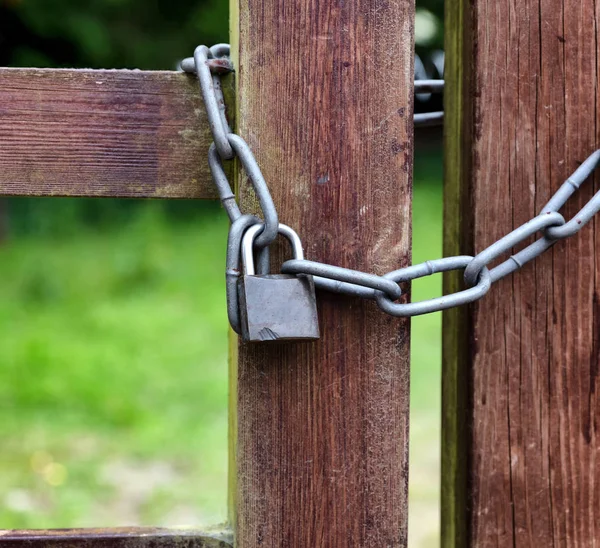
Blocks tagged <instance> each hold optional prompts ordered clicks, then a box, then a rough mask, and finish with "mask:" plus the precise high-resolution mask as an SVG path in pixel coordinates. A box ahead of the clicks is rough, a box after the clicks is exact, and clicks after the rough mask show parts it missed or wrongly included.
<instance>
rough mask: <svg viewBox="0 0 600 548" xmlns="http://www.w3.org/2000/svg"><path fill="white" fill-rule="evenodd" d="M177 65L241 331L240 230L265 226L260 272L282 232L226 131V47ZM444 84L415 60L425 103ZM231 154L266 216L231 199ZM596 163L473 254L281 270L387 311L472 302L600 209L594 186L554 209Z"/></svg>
mask: <svg viewBox="0 0 600 548" xmlns="http://www.w3.org/2000/svg"><path fill="white" fill-rule="evenodd" d="M434 64H435V67H436V70H437V71H438V74H439V76H443V54H441V58H440V57H438V58H437V62H434ZM181 68H182V70H184V71H185V72H190V73H195V74H197V76H198V80H199V82H200V89H201V92H202V97H203V100H204V104H205V106H206V111H207V115H208V120H209V124H210V128H211V131H212V135H213V139H214V142H213V144H212V145H211V146H210V149H209V151H208V161H209V166H210V171H211V174H212V176H213V179H214V182H215V185H216V187H217V190H218V193H219V197H220V200H221V203H222V204H223V207H224V209H225V211H226V212H227V215H228V217H229V220H230V222H231V228H230V230H229V237H228V242H227V269H226V279H227V313H228V317H229V322H230V324H231V326H232V328H233V329H234V330H235V331H236V332H237V333H239V332H240V318H239V306H238V294H237V280H238V278H239V276H240V273H241V268H240V251H241V246H242V239H243V236H244V233H245V231H246V230H248V228H250V227H251V226H254V225H257V224H261V225H262V226H263V228H262V231H261V233H260V234H259V235H258V236H257V238H256V240H255V246H256V248H257V252H258V260H257V271H258V273H259V274H266V273H268V270H269V251H268V250H269V245H270V244H271V243H272V242H273V241H274V240H275V238H276V237H277V234H278V230H279V220H278V215H277V210H276V208H275V204H274V203H273V199H272V197H271V194H270V192H269V189H268V186H267V183H266V181H265V179H264V177H263V175H262V173H261V171H260V168H259V166H258V164H257V162H256V158H255V157H254V154H253V153H252V151H251V149H250V147H249V146H248V144H247V143H246V142H245V141H244V140H243V139H242V138H241V137H240V136H239V135H235V134H233V133H232V132H231V130H230V128H229V124H228V122H227V117H226V113H225V103H224V100H223V93H222V90H221V82H220V75H222V74H226V73H227V72H231V71H233V67H232V65H231V61H230V60H229V45H227V44H217V45H216V46H213V47H212V48H207V47H206V46H199V47H198V48H196V51H195V52H194V57H193V59H192V58H188V59H184V60H183V61H182V62H181ZM443 88H444V81H443V80H435V79H432V76H431V74H430V73H428V72H427V71H425V68H424V66H423V63H422V62H421V60H420V59H419V58H417V60H416V62H415V94H416V97H417V98H418V99H419V100H422V101H426V100H428V98H429V95H430V94H431V93H439V92H441V91H443ZM443 114H444V113H443V112H430V113H423V114H419V115H415V125H431V124H437V123H440V122H441V120H443ZM235 157H237V158H238V160H239V162H240V164H241V165H242V167H243V168H244V171H245V172H246V174H247V176H248V179H249V181H250V183H251V184H252V187H253V188H254V191H255V193H256V195H257V197H258V201H259V203H260V207H261V210H262V214H263V217H264V220H261V219H259V218H258V217H255V216H253V215H245V214H243V213H242V212H241V210H240V208H239V206H238V204H237V202H236V199H235V194H234V193H233V191H232V189H231V186H230V184H229V181H228V180H227V175H226V173H225V170H224V168H223V161H224V160H231V159H233V158H235ZM599 165H600V150H598V151H596V152H594V153H593V154H592V155H591V156H590V157H589V158H588V159H587V160H585V161H584V162H583V163H582V164H581V166H580V167H579V168H578V169H577V170H576V171H575V172H574V173H573V175H571V176H570V177H569V178H568V179H567V180H566V181H565V183H564V184H563V185H562V186H561V187H560V188H559V189H558V191H557V192H556V194H555V195H554V196H553V197H552V198H551V199H550V201H549V202H548V203H547V204H546V205H545V206H544V208H543V209H542V211H541V212H540V214H539V215H537V216H536V217H534V218H533V219H531V220H530V221H528V222H527V223H525V224H523V225H521V226H520V227H518V228H516V229H515V230H513V231H512V232H510V233H509V234H507V235H506V236H504V237H503V238H501V239H500V240H498V241H497V242H494V243H493V244H492V245H490V246H489V247H487V248H486V249H484V250H483V251H481V252H480V253H478V254H477V255H475V257H471V256H456V257H446V258H443V259H436V260H432V261H427V262H425V263H421V264H417V265H413V266H409V267H406V268H401V269H400V270H395V271H393V272H389V273H387V274H385V275H383V276H378V275H375V274H369V273H366V272H361V271H357V270H351V269H348V268H342V267H339V266H333V265H329V264H325V263H319V262H315V261H307V260H304V259H293V260H289V261H286V262H285V263H283V265H282V267H281V271H282V272H283V273H286V274H306V275H311V276H313V279H314V283H315V286H316V287H318V288H320V289H324V290H326V291H331V292H334V293H341V294H345V295H352V296H355V297H360V298H363V299H370V300H374V301H376V302H377V305H378V306H379V308H381V310H383V311H384V312H386V313H388V314H390V315H392V316H398V317H410V316H417V315H420V314H429V313H431V312H438V311H440V310H446V309H448V308H453V307H456V306H461V305H464V304H468V303H472V302H474V301H477V300H479V299H481V298H482V297H483V296H484V295H485V294H486V293H487V292H488V291H489V289H490V287H491V286H492V284H493V283H494V282H496V281H498V280H500V279H502V278H504V277H505V276H508V275H509V274H511V273H512V272H515V271H516V270H519V269H520V268H522V267H523V266H524V265H525V264H527V263H528V262H529V261H531V260H533V259H535V258H536V257H538V256H539V255H541V254H542V253H544V252H545V251H546V250H548V249H549V248H550V247H552V246H553V245H554V244H555V243H556V242H557V241H558V240H561V239H563V238H567V237H569V236H573V235H574V234H576V233H577V232H579V230H581V228H583V227H584V226H585V225H586V224H587V223H588V222H589V221H590V220H591V219H592V218H593V217H594V216H595V215H596V213H598V212H599V211H600V191H599V192H597V193H596V194H595V195H594V196H593V198H592V199H591V200H590V201H589V202H588V203H587V204H586V205H585V206H584V207H583V208H582V209H581V210H580V211H579V212H578V213H577V214H576V215H575V216H574V217H573V218H572V219H570V220H569V221H565V219H564V217H563V216H562V215H561V214H560V213H558V210H559V209H561V208H562V207H563V206H564V205H565V203H566V202H567V201H568V199H569V198H570V197H571V196H572V195H573V194H574V193H575V192H576V191H577V190H578V189H579V188H580V186H581V185H582V183H583V182H584V181H585V180H586V179H588V178H589V177H590V176H591V175H592V173H593V172H594V170H595V169H596V168H597V167H598V166H599ZM292 232H293V231H292ZM538 232H541V233H542V235H541V237H540V238H539V239H537V240H536V241H535V242H533V243H532V244H530V245H528V246H527V247H525V248H524V249H522V250H521V251H519V252H517V253H516V254H514V255H511V256H510V257H509V258H508V259H507V260H505V261H504V262H502V263H500V264H499V265H497V266H496V267H494V268H491V269H490V265H491V263H492V262H494V261H496V260H497V259H498V258H499V257H501V256H502V255H505V254H506V253H508V252H510V251H511V250H512V249H513V248H514V247H517V246H518V245H519V244H521V243H523V242H525V241H527V240H528V239H529V238H531V237H532V236H534V235H535V234H537V233H538ZM294 234H295V233H294ZM462 269H464V281H465V286H466V288H465V289H464V290H462V291H458V292H456V293H452V294H450V295H445V296H443V297H437V298H434V299H429V300H426V301H421V302H412V303H399V302H397V301H398V299H400V297H401V296H402V290H401V288H400V285H399V284H401V283H409V282H412V280H416V279H418V278H422V277H424V276H430V275H431V274H435V273H439V272H449V271H452V270H462Z"/></svg>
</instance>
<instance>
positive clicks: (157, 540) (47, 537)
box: [0, 527, 233, 548]
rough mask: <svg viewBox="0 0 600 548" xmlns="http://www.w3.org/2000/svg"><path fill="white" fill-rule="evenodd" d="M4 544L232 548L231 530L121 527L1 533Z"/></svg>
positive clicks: (86, 547)
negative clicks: (207, 530)
mask: <svg viewBox="0 0 600 548" xmlns="http://www.w3.org/2000/svg"><path fill="white" fill-rule="evenodd" d="M0 544H2V546H5V547H7V548H26V547H28V546H32V545H33V546H35V545H39V546H50V547H52V548H81V547H84V548H232V547H233V536H232V534H231V531H229V530H227V529H223V528H220V529H216V530H214V531H209V532H206V531H198V530H194V529H161V528H157V527H117V528H114V529H102V528H94V529H52V530H35V529H31V530H21V531H17V530H15V531H10V530H0Z"/></svg>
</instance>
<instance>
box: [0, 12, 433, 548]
mask: <svg viewBox="0 0 600 548" xmlns="http://www.w3.org/2000/svg"><path fill="white" fill-rule="evenodd" d="M417 4H418V12H417V21H416V39H417V50H418V51H419V52H420V53H424V54H427V52H428V51H429V50H431V49H432V48H440V47H441V44H442V40H443V38H442V32H441V28H442V25H441V19H442V10H443V3H442V0H429V1H426V0H418V2H417ZM227 17H228V2H227V0H196V1H194V2H190V1H189V0H169V1H168V2H167V1H164V0H159V1H157V0H154V1H150V2H148V1H147V0H89V1H87V2H85V3H83V2H79V1H78V0H0V66H39V67H91V68H113V67H116V68H120V67H129V68H142V69H165V68H166V69H169V68H174V67H175V61H176V60H177V59H179V58H181V57H183V56H185V55H188V54H190V53H191V52H192V51H193V48H194V47H195V45H197V43H199V42H203V43H209V44H210V43H215V42H220V41H226V40H227V32H228V21H227ZM416 141H417V143H416V158H415V187H414V209H413V215H414V236H413V243H414V260H415V261H422V260H426V259H430V258H434V257H438V256H440V255H441V251H442V244H441V240H442V238H441V216H442V196H441V193H442V187H441V176H442V165H441V164H442V162H441V139H440V133H439V132H438V131H428V132H427V133H418V134H417V139H416ZM226 232H227V221H226V218H225V215H224V213H223V212H222V211H221V210H220V207H219V206H218V204H214V203H204V202H185V201H178V202H166V201H164V202H161V201H141V200H138V201H134V200H129V201H127V200H85V199H10V200H3V201H2V202H1V203H0V237H1V242H0V264H1V265H2V266H1V267H0V273H1V274H0V276H1V279H2V283H1V284H0V332H1V333H2V339H1V342H0V440H1V441H0V528H50V527H81V526H92V525H93V526H116V525H132V524H143V525H168V526H174V525H206V524H211V523H216V522H219V521H222V520H224V518H225V511H226V468H227V445H226V443H227V410H226V405H227V368H226V352H227V322H226V313H225V295H224V276H223V265H224V260H225V257H224V251H225V243H226ZM440 292H441V279H440V278H439V277H433V278H429V279H426V280H422V281H419V282H418V283H417V284H415V286H414V287H413V298H415V299H420V298H425V297H431V296H434V295H438V294H440ZM440 338H441V337H440V316H439V314H436V315H431V316H425V317H420V318H417V319H415V320H414V321H413V334H412V374H411V382H412V387H411V400H412V402H411V468H410V506H411V514H410V524H409V532H410V545H411V546H413V547H427V546H435V545H437V543H438V541H437V538H438V534H439V433H440V418H439V417H440V360H441V350H440Z"/></svg>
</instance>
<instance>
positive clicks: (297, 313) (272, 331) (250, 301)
mask: <svg viewBox="0 0 600 548" xmlns="http://www.w3.org/2000/svg"><path fill="white" fill-rule="evenodd" d="M238 292H239V305H240V321H241V328H242V338H243V339H244V341H246V342H265V341H313V340H316V339H318V338H319V319H318V316H317V301H316V296H315V285H314V282H313V278H312V276H305V275H298V276H292V275H288V274H270V275H266V276H247V275H246V276H242V277H240V279H239V282H238Z"/></svg>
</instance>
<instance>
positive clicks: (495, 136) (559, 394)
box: [443, 0, 600, 548]
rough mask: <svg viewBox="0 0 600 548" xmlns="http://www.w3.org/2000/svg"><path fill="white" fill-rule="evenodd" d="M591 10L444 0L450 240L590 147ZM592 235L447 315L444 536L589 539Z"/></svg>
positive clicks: (550, 541)
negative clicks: (471, 303) (445, 15)
mask: <svg viewBox="0 0 600 548" xmlns="http://www.w3.org/2000/svg"><path fill="white" fill-rule="evenodd" d="M599 24H600V11H599V8H598V4H597V2H595V1H594V0H529V1H526V2H514V1H513V0H496V1H494V2H489V1H487V0H473V1H467V0H460V1H456V2H448V3H447V27H446V28H447V54H448V60H449V64H448V72H447V105H446V110H447V117H446V120H447V126H446V146H447V148H446V158H447V160H446V184H447V194H446V253H447V254H455V253H457V252H462V253H473V252H474V251H478V250H481V249H483V248H484V247H485V246H487V245H489V244H490V243H491V242H493V241H494V240H495V239H497V238H498V237H500V236H501V235H503V234H505V233H506V232H507V231H510V230H511V229H512V228H515V227H516V226H518V225H520V224H522V223H523V222H525V221H526V220H528V219H529V218H530V217H532V216H533V215H535V214H536V213H537V212H538V211H539V210H540V208H541V207H543V205H544V203H545V202H546V201H547V200H548V198H549V197H550V196H551V195H552V193H553V192H554V191H556V189H557V188H558V187H559V185H560V184H561V183H562V182H563V180H564V179H565V178H566V177H567V176H568V175H569V174H570V173H571V172H572V171H573V170H574V169H575V168H577V166H578V165H579V163H580V162H581V161H582V160H584V159H585V158H586V157H587V156H588V155H589V154H590V153H591V152H593V151H594V150H595V149H596V148H598V144H599V137H600V135H599V128H600V124H599V123H598V114H597V113H598V108H599V106H600V97H599V95H598V88H599V85H600V80H599V74H600V72H599V70H598V69H599V64H598V58H599V57H598V54H599V53H600V51H599V48H598V43H599V38H600V35H599V30H598V29H599ZM593 192H594V185H593V184H592V183H591V182H588V183H586V184H585V185H584V187H583V188H582V190H581V191H580V192H579V193H578V194H577V195H576V197H574V199H572V201H571V202H570V203H569V205H568V206H567V207H566V208H565V211H564V213H565V217H567V218H570V217H571V216H572V215H573V214H574V213H575V212H576V211H577V210H578V209H579V208H580V207H581V206H582V205H583V204H584V203H585V201H587V200H588V199H589V198H590V197H591V196H592V194H593ZM599 236H600V233H599V231H598V223H596V224H594V223H592V224H591V225H590V226H588V227H585V228H584V229H583V230H582V231H581V232H580V233H579V235H578V236H576V237H574V238H573V239H570V240H568V241H563V242H560V243H558V244H557V245H556V246H555V247H554V248H553V249H552V250H551V251H549V252H548V253H547V254H546V255H545V256H544V257H541V258H540V259H538V260H537V261H536V262H535V264H530V265H528V266H526V267H525V268H524V269H523V270H522V271H521V272H519V273H516V274H515V275H513V276H511V277H509V278H508V279H505V280H504V281H502V282H501V283H499V284H498V285H497V286H496V287H494V288H493V289H492V290H491V292H490V294H489V295H488V296H487V297H486V298H485V300H483V301H481V302H480V303H479V304H478V305H476V306H473V307H471V308H470V309H469V310H468V311H467V310H462V311H452V312H449V313H447V314H446V315H445V322H444V344H445V351H444V381H443V383H444V386H443V390H444V441H443V444H444V445H443V508H444V511H443V514H444V515H443V536H444V542H443V545H444V546H477V547H478V548H479V547H486V546H516V547H530V546H531V547H538V546H596V545H598V544H600V519H599V516H600V458H598V448H599V443H600V438H599V437H598V436H599V435H600V434H599V433H598V424H599V422H600V405H599V401H598V388H599V387H598V383H599V378H598V370H599V365H600V354H599V348H600V345H599V341H600V331H599V329H600V307H599V305H598V302H599V299H598V295H599V284H600V251H597V245H596V242H597V241H598V238H599ZM457 284H458V278H457V277H448V278H447V280H446V290H452V289H453V288H454V287H456V285H457Z"/></svg>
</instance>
